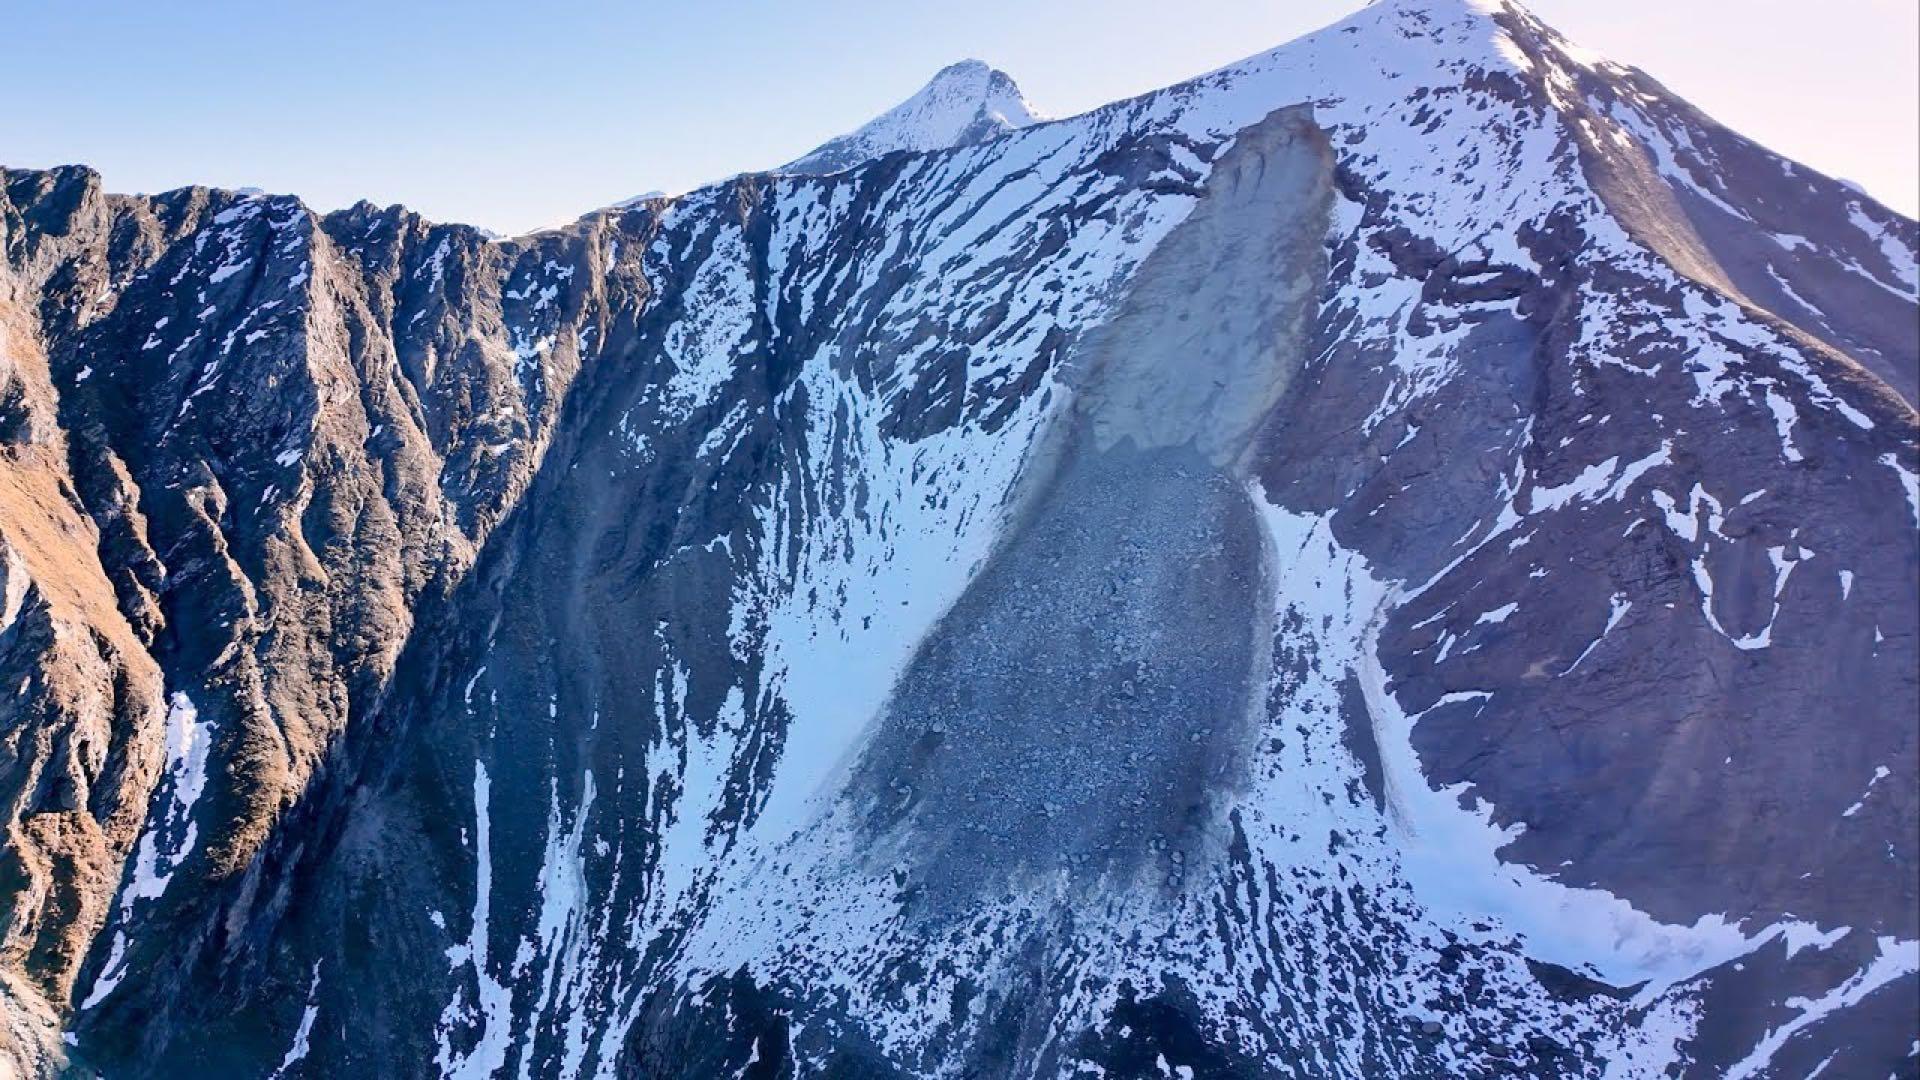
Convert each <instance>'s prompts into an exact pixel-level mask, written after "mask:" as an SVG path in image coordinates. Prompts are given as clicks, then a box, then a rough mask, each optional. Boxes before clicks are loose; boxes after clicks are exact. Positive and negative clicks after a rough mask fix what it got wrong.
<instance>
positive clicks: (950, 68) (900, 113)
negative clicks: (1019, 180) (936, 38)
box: [782, 59, 1045, 174]
mask: <svg viewBox="0 0 1920 1080" xmlns="http://www.w3.org/2000/svg"><path fill="white" fill-rule="evenodd" d="M1043 119H1045V117H1043V116H1042V115H1040V114H1039V113H1038V112H1036V111H1035V110H1034V108H1033V106H1032V105H1031V104H1029V103H1028V101H1027V99H1026V96H1025V95H1024V94H1022V93H1021V92H1020V86H1019V84H1017V83H1015V82H1014V81H1013V77H1012V76H1010V75H1008V74H1007V73H1006V72H1004V71H1001V70H1000V69H998V68H996V67H993V66H992V65H991V64H988V63H986V62H984V61H981V60H974V59H966V60H961V61H958V62H956V63H952V64H948V65H947V66H946V67H943V68H941V69H940V70H939V71H937V72H935V73H934V76H933V78H931V79H929V80H928V81H927V83H926V85H925V86H922V87H921V88H920V89H919V90H918V91H917V92H915V93H914V94H913V96H911V97H909V98H907V99H906V100H905V101H902V102H901V103H900V104H898V105H895V106H894V107H893V108H891V109H888V110H887V111H886V112H884V113H881V114H880V115H879V116H877V117H875V118H874V119H872V120H871V121H868V122H867V123H866V124H865V125H863V126H861V127H860V128H858V129H856V130H854V131H851V132H848V133H847V134H845V135H842V136H840V137H839V138H836V139H832V140H830V141H828V142H826V143H824V144H822V145H821V146H819V147H817V148H815V149H814V150H813V151H812V152H811V153H809V154H807V155H806V156H804V157H801V158H799V159H797V160H794V161H791V162H789V163H787V164H786V165H785V166H783V167H782V171H783V172H799V173H815V174H818V173H830V172H839V171H840V170H842V169H847V168H851V167H853V166H854V165H857V164H859V163H860V162H863V161H868V160H871V159H873V158H876V157H879V156H880V155H882V154H890V153H893V152H895V151H899V150H916V151H923V150H940V149H945V148H946V147H950V146H970V145H972V144H974V143H981V142H986V141H988V140H990V139H995V138H998V137H999V136H1001V135H1004V134H1006V133H1007V132H1009V131H1016V130H1018V129H1020V128H1023V127H1027V126H1029V125H1032V124H1035V123H1038V122H1039V121H1041V120H1043Z"/></svg>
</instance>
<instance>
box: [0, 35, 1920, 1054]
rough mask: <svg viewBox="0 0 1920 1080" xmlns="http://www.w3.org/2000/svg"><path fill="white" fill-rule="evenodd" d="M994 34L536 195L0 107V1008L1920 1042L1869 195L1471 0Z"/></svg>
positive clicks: (13, 1028)
mask: <svg viewBox="0 0 1920 1080" xmlns="http://www.w3.org/2000/svg"><path fill="white" fill-rule="evenodd" d="M995 74H996V73H992V72H991V71H990V70H988V69H985V68H983V67H980V66H978V65H961V66H960V67H959V68H957V69H949V71H948V72H943V73H942V75H941V76H940V77H938V78H936V80H935V82H934V84H933V85H932V87H930V89H929V90H928V91H924V92H923V93H922V95H918V96H916V98H915V99H913V100H911V101H910V102H908V103H907V105H903V106H902V107H901V108H900V109H896V110H894V111H893V112H891V113H888V114H887V116H885V117H883V118H882V119H881V120H880V121H876V122H875V125H870V126H869V128H865V129H862V131H861V132H857V133H855V135H854V136H849V137H848V138H847V139H846V140H839V141H836V143H832V144H829V145H828V147H825V148H822V151H820V152H816V154H814V155H809V157H808V158H806V159H802V161H801V162H798V163H795V164H794V165H793V166H789V167H788V168H786V169H783V170H780V171H777V172H775V173H771V174H764V175H743V176H740V177H736V178H734V179H732V180H729V181H727V182H725V183H724V184H721V185H717V186H714V187H710V188H706V189H702V190H700V191H696V192H693V193H690V194H688V195H685V196H681V197H678V198H673V199H656V200H647V201H644V202H640V203H636V204H634V205H630V206H626V207H621V208H614V209H611V210H608V211H603V212H600V213H598V214H593V215H589V216H588V217H586V218H583V219H582V220H581V221H580V222H578V223H577V224H575V225H574V226H571V227H569V228H567V229H563V230H557V231H553V232H547V233H541V234H537V235H535V236H532V237H526V238H520V239H515V240H492V239H488V238H486V237H484V236H482V235H481V234H479V233H478V232H477V231H476V230H473V229H469V228H466V227H463V226H449V225H433V224H430V223H427V222H425V221H422V220H420V219H419V218H417V217H415V216H413V215H410V214H408V213H406V212H404V211H399V210H389V211H380V210H376V209H374V208H372V207H370V206H365V205H362V206H359V207H355V208H354V209H351V210H348V211H343V212H340V213H337V214H330V215H325V216H321V215H316V214H313V213H312V212H310V211H308V210H307V209H306V208H304V207H302V206H301V205H300V204H299V203H298V202H296V201H294V200H292V199H288V198H276V197H259V196H253V197H243V196H239V195H235V194H232V193H225V192H217V191H209V190H205V189H187V190H183V191H178V192H171V193H167V194H165V195H160V196H153V197H127V196H118V195H110V194H106V193H104V192H102V191H101V190H100V186H99V182H98V178H97V177H96V176H94V175H93V174H92V173H90V172H87V171H85V170H82V169H65V170H56V171H53V172H27V171H11V170H10V171H7V172H5V173H4V174H0V182H3V185H4V186H3V188H0V190H3V191H4V198H0V224H4V229H5V232H4V236H3V237H0V246H3V247H4V251H5V254H6V260H5V264H4V267H5V268H4V272H0V335H3V336H0V685H5V686H8V687H17V689H16V690H15V691H14V692H13V693H12V694H11V695H0V732H4V735H0V747H3V748H4V749H0V799H3V800H4V801H3V802H0V806H4V808H5V817H6V821H7V823H8V828H7V833H6V839H5V846H4V854H3V859H4V861H3V862H0V865H3V866H4V867H5V870H4V874H3V875H0V880H3V881H5V882H6V883H7V887H6V891H5V896H6V899H7V900H8V903H7V905H6V907H5V909H4V910H5V913H6V917H5V922H4V926H5V935H6V936H5V938H4V943H3V944H0V1001H4V1002H5V1006H6V1008H5V1013H4V1016H5V1019H6V1024H5V1025H4V1026H0V1047H4V1048H5V1050H6V1052H7V1054H8V1055H9V1057H8V1060H10V1061H11V1062H12V1063H13V1064H14V1065H15V1066H16V1067H17V1068H18V1069H20V1070H21V1071H23V1072H27V1073H29V1074H38V1075H58V1074H59V1072H60V1070H61V1069H62V1068H73V1069H78V1070H83V1072H82V1074H83V1075H84V1074H85V1072H84V1071H87V1070H98V1071H99V1072H101V1073H102V1074H105V1075H111V1076H114V1077H123V1076H134V1077H140V1076H153V1077H175V1076H180V1077H186V1076H209V1075H212V1076H226V1075H235V1076H258V1075H275V1076H337V1075H381V1076H389V1075H391V1076H415V1075H436V1076H440V1075H444V1076H507V1075H514V1076H528V1077H550V1076H555V1077H557V1076H609V1077H611V1076H686V1077H706V1076H716V1075H731V1076H784V1075H835V1076H893V1075H903V1074H905V1075H942V1076H944V1075H965V1076H974V1075H981V1076H1054V1075H1113V1076H1145V1075H1169V1076H1175V1075H1192V1076H1242V1075H1247V1076H1267V1075H1272V1076H1308V1077H1327V1076H1352V1077H1376V1076H1403V1077H1430V1076H1494V1075H1525V1076H1596V1077H1598V1076H1624V1077H1641V1076H1644V1077H1656V1076H1661V1077H1664V1076H1701V1077H1705V1076H1735V1077H1789V1076H1791V1077H1801V1076H1808V1075H1814V1074H1819V1075H1826V1076H1883V1075H1888V1074H1893V1075H1898V1076H1907V1075H1913V1070H1914V1069H1915V1068H1916V1065H1920V1059H1916V1058H1915V1057H1914V1056H1913V1055H1912V1052H1911V1047H1912V1045H1913V1044H1914V1041H1915V1039H1916V1036H1917V1035H1920V1023H1916V1020H1915V1010H1914V1007H1913V1006H1914V1002H1915V995H1916V993H1920V889H1917V887H1916V880H1917V879H1916V874H1915V869H1916V866H1915V859H1916V854H1917V852H1920V806H1917V805H1916V803H1917V802H1920V798H1917V797H1916V785H1917V784H1920V778H1917V777H1916V764H1915V763H1916V759H1917V758H1920V731H1917V730H1916V725H1915V724H1914V722H1913V717H1914V716H1915V715H1916V714H1920V641H1917V640H1916V634H1917V633H1920V601H1917V600H1916V581H1917V580H1920V539H1917V533H1916V529H1920V480H1917V479H1916V477H1920V418H1917V417H1916V413H1915V411H1914V408H1913V404H1912V402H1913V400H1914V395H1915V386H1916V383H1917V382H1920V377H1917V373H1920V340H1917V339H1920V306H1917V305H1916V295H1917V294H1920V281H1917V280H1916V271H1915V252H1916V247H1917V246H1920V244H1917V238H1916V226H1915V224H1914V222H1912V221H1909V220H1906V219H1904V218H1901V217H1898V216H1897V215H1895V214H1892V213H1890V212H1889V211H1887V210H1886V209H1885V208H1883V207H1881V206H1879V205H1877V204H1875V203H1873V202H1872V201H1871V200H1870V199H1868V198H1867V197H1865V196H1863V195H1862V194H1861V193H1859V192H1858V191H1856V190H1854V189H1852V188H1850V187H1847V186H1846V185H1844V184H1842V183H1840V182H1838V181H1834V180H1831V179H1829V178H1827V177H1824V176H1821V175H1819V174H1818V173H1815V172H1813V171H1812V170H1809V169H1806V168H1805V167H1803V166H1799V165H1796V164H1794V163H1792V162H1789V161H1786V160H1785V159H1782V158H1780V157H1778V156H1776V155H1773V154H1771V153H1769V152H1768V151H1766V150H1765V149H1764V148H1761V147H1759V146H1757V145H1755V144H1753V143H1751V142H1749V141H1747V140H1745V139H1742V138H1741V137H1740V136H1738V135H1736V134H1734V133H1733V132H1730V131H1728V130H1726V129H1724V128H1722V127H1720V126H1718V125H1716V124H1714V123H1713V122H1712V121H1711V120H1710V119H1708V118H1706V117H1704V116H1702V115H1701V114H1699V113H1698V112H1697V111H1695V110H1693V109H1691V108H1690V107H1688V106H1687V105H1686V104H1685V103H1684V102H1681V101H1679V100H1677V99H1675V98H1674V97H1673V96H1672V95H1671V94H1669V93H1667V92H1666V91H1665V90H1663V89H1662V88H1661V87H1660V86H1659V85H1658V84H1657V83H1655V82H1653V81H1652V80H1651V79H1650V78H1648V77H1647V76H1646V75H1644V74H1642V73H1639V72H1637V71H1634V70H1633V69H1630V68H1625V67H1621V66H1618V65H1615V64H1612V63H1608V62H1603V61H1600V60H1598V59H1596V58H1594V57H1592V56H1591V55H1590V54H1587V53H1584V52H1582V51H1580V50H1578V49H1576V48H1574V47H1573V46H1571V45H1569V44H1568V43H1567V42H1565V41H1564V40H1562V39H1561V38H1560V37H1559V36H1558V35H1556V34H1555V33H1554V32H1553V31H1551V30H1550V29H1548V28H1547V27H1545V26H1544V25H1542V24H1541V23H1539V22H1538V21H1537V20H1536V19H1535V18H1533V17H1532V16H1531V15H1529V14H1528V13H1527V12H1525V11H1524V10H1523V9H1521V8H1519V7H1518V6H1516V5H1513V4H1510V3H1505V2H1498V3H1495V2H1478V0H1380V2H1378V3H1375V4H1373V5H1372V6H1369V7H1367V8H1365V9H1364V10H1362V11H1361V12H1359V13H1358V14H1356V15H1355V16H1353V17H1352V18H1350V19H1348V20H1346V21H1345V22H1342V23H1340V24H1337V25H1335V26H1333V27H1330V28H1328V29H1326V30H1324V31H1321V32H1319V33H1317V34H1314V35H1311V36H1309V37H1307V38H1304V39H1302V40H1300V41H1296V42H1294V43H1291V44H1289V45H1285V46H1282V47H1281V48H1278V49H1276V50H1273V51H1271V52H1268V53H1264V54H1261V55H1258V56H1255V57H1252V58H1249V59H1248V60H1245V61H1243V62H1241V63H1238V64H1235V65H1232V66H1231V67H1228V68H1225V69H1222V70H1220V71H1217V72H1214V73H1212V74H1209V75H1206V76H1203V77H1201V78H1198V79H1195V80H1193V81H1191V82H1188V83H1183V84H1181V85H1179V86H1175V87H1171V88H1168V89H1166V90H1163V91H1159V92H1156V93H1153V94H1148V95H1145V96H1143V97H1140V98H1136V99H1133V100H1129V101H1123V102H1118V103H1115V104H1113V105H1109V106H1107V107H1105V108H1102V109H1098V110H1095V111H1093V112H1090V113H1087V114H1085V115H1082V116H1078V117H1073V118H1069V119H1065V120H1060V121H1053V122H1045V123H1035V122H1033V119H1034V118H1033V117H1031V115H1030V110H1027V109H1026V108H1025V106H1024V104H1020V99H1019V96H1018V92H1017V90H1014V89H1012V84H1011V82H1010V81H1006V80H1004V77H999V78H996V77H995ZM1003 82H1004V85H1002V83H1003ZM943 86H944V87H946V88H948V89H949V90H951V93H948V92H946V91H942V92H940V93H934V90H935V89H938V88H941V87H943ZM903 110H904V111H903ZM899 151H907V152H905V153H901V152H899Z"/></svg>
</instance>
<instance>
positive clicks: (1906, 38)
mask: <svg viewBox="0 0 1920 1080" xmlns="http://www.w3.org/2000/svg"><path fill="white" fill-rule="evenodd" d="M1357 4H1358V0H1034V2H1015V0H968V2H966V3H920V2H914V0H805V2H802V0H786V2H772V0H766V2H746V0H709V2H695V0H685V2H680V3H672V4H668V3H661V2H657V0H655V2H629V3H614V2H572V3H570V2H566V0H548V2H546V3H541V2H538V0H521V2H517V3H508V2H502V0H471V2H466V3H438V2H427V0H334V2H328V3H321V2H318V0H278V2H276V0H252V2H239V0H170V2H166V3H160V2H156V0H138V2H134V0H119V2H105V0H0V20H3V21H0V26H4V27H5V30H4V33H5V37H6V46H5V50H4V55H5V58H6V59H5V67H6V72H5V86H6V101H5V104H4V107H0V164H7V165H17V166H48V165H55V164H61V163H66V162H75V161H78V162H85V163H87V164H90V165H92V166H94V167H95V168H97V169H99V170H100V171H101V172H102V173H103V174H105V177H106V181H107V184H108V186H109V187H111V188H112V189H114V190H119V191H158V190H163V189H166V188H169V187H177V186H180V185H183V184H188V183H209V184H216V185H222V186H229V187H241V186H253V187H261V188H266V189H267V190H270V191H276V192H280V191H291V192H294V193H297V194H299V195H301V196H303V197H304V198H306V199H307V200H308V201H309V202H310V203H312V204H313V205H315V206H317V207H320V208H322V209H331V208H334V207H338V206H343V205H346V204H348V203H351V202H353V201H354V200H356V199H358V198H362V197H365V198H369V199H372V200H373V201H375V202H378V203H383V204H384V203H388V202H404V203H407V204H408V205H410V206H413V207H414V208H416V209H418V210H420V211H421V212H423V213H425V214H427V215H428V216H430V217H433V218H436V219H440V220H447V221H467V222H472V223H474V224H478V225H484V226H487V227H489V228H493V229H496V230H499V231H502V232H509V233H512V232H521V231H525V230H528V229H531V228H536V227H540V226H545V225H551V224H557V223H559V222H562V221H565V220H569V219H571V218H573V217H575V216H577V215H578V214H580V213H583V212H585V211H587V210H590V209H592V208H594V207H597V206H603V205H606V204H607V203H610V202H614V201H617V200H619V199H622V198H626V197H628V196H630V195H634V194H637V193H639V192H642V191H647V190H650V189H654V188H661V189H666V190H681V189H685V188H688V187H692V186H695V185H697V184H699V183H701V182H704V181H706V180H710V179H714V178H717V177H720V176H724V175H727V174H730V173H733V172H737V171H741V170H743V169H749V168H754V167H763V166H769V165H773V164H777V163H779V162H781V161H785V160H787V159H790V158H792V157H795V156H797V155H799V154H800V153H802V152H804V151H806V150H808V149H810V148H811V147H813V146H814V145H816V144H817V143H819V142H821V141H823V140H825V139H827V138H828V137H830V136H833V135H836V134H839V133H840V132H842V131H844V130H846V129H848V128H851V127H855V126H857V125H858V124H860V123H862V122H863V121H865V120H866V119H867V118H868V117H870V116H871V115H873V114H874V113H877V112H879V111H880V110H882V109H884V108H886V107H887V106H889V105H891V104H892V103H893V102H894V101H896V100H898V99H899V98H902V97H905V96H906V95H907V94H909V93H911V92H912V91H913V90H915V89H916V88H917V87H918V86H919V85H920V84H921V83H922V82H923V81H925V79H926V78H927V77H928V76H929V75H931V74H932V73H933V71H935V70H936V69H938V68H939V67H941V66H943V65H945V64H946V63H948V62H951V61H953V60H956V59H960V58H963V57H968V56H974V57H978V58H980V59H983V60H986V61H988V62H990V63H992V64H995V65H996V66H999V67H1001V68H1003V69H1005V70H1007V71H1008V72H1009V73H1010V74H1012V75H1013V76H1014V78H1015V79H1017V80H1018V81H1019V82H1020V83H1021V85H1022V86H1023V88H1024V89H1025V90H1026V92H1027V96H1028V97H1029V98H1030V99H1031V100H1032V101H1033V102H1034V104H1035V105H1036V106H1037V107H1039V108H1040V109H1041V110H1042V111H1044V112H1048V113H1050V114H1052V115H1056V116H1064V115H1069V114H1071V113H1074V112H1079V111H1081V110H1084V109H1087V108H1091V107H1093V106H1095V105H1099V104H1101V103H1103V102H1106V101H1109V100H1112V99H1115V98H1119V97H1125V96H1128V95H1130V94H1135V93H1139V92H1142V91H1145V90H1150V89H1153V88H1155V87H1158V86H1163V85H1166V84H1168V83H1171V82H1177V81H1179V80H1181V79H1183V78H1186V77H1188V76H1191V75H1195V74H1198V73H1200V72H1202V71H1205V70H1208V69H1210V68H1213V67H1217V66H1219V65H1221V64H1224V63H1227V62H1229V61H1232V60H1235V59H1238V58H1239V57H1242V56H1245V55H1248V54H1250V53H1254V52H1258V51H1261V50H1263V49H1266V48H1269V47H1271V46H1273V45H1276V44H1279V43H1280V42H1282V41H1285V40H1287V39H1289V38H1293V37H1297V36H1299V35H1300V34H1301V33H1304V32H1306V31H1309V30H1312V29H1314V28H1315V27H1318V26H1320V25H1323V24H1325V23H1327V22H1331V21H1333V20H1335V19H1337V18H1339V17H1341V16H1343V15H1344V14H1346V13H1347V12H1348V11H1350V10H1352V9H1353V8H1354V7H1355V6H1357ZM1532 7H1533V9H1534V11H1535V12H1536V13H1537V14H1539V15H1540V16H1541V17H1543V18H1545V19H1546V20H1547V21H1548V22H1551V23H1553V24H1555V25H1557V26H1558V27H1560V29H1562V30H1563V31H1565V32H1566V33H1567V34H1568V35H1569V36H1571V37H1572V38H1574V40H1576V41H1579V42H1581V43H1582V44H1584V45H1587V46H1589V47H1591V48H1594V49H1597V50H1599V51H1600V52H1602V53H1605V54H1607V55H1608V56H1610V57H1612V58H1614V59H1617V60H1621V61H1624V62H1628V63H1633V64H1637V65H1639V66H1640V67H1643V68H1645V69H1647V70H1648V71H1650V72H1651V73H1653V75H1655V76H1656V77H1657V78H1660V79H1661V80H1663V81H1664V82H1666V83H1667V85H1669V86H1670V87H1672V88H1673V89H1675V90H1676V91H1678V92H1679V93H1681V94H1683V95H1685V96H1687V97H1689V98H1691V99H1692V100H1693V101H1694V102H1695V104H1697V105H1699V106H1701V107H1702V108H1704V109H1706V110H1707V111H1708V112H1709V113H1712V114H1713V115H1715V116H1716V117H1718V118H1719V119H1721V120H1722V121H1725V122H1727V123H1729V124H1731V125H1732V126H1734V127H1735V128H1737V129H1739V130H1741V131H1744V132H1746V133H1747V134H1749V135H1752V136H1754V137H1756V138H1758V139H1760V140H1761V141H1762V142H1765V143H1767V144H1769V145H1771V146H1773V147H1774V148H1775V149H1778V150H1781V151H1783V152H1785V153H1787V154H1789V155H1790V156H1793V157H1797V158H1800V159H1801V160H1803V161H1805V162H1807V163H1808V164H1811V165H1813V166H1815V167H1816V168H1819V169H1821V170H1823V171H1826V172H1829V173H1833V174H1836V175H1839V176H1843V177H1846V178H1849V179H1852V180H1855V181H1857V182H1859V183H1862V184H1864V185H1865V186H1866V187H1867V188H1868V190H1870V191H1872V192H1873V193H1874V194H1875V195H1877V196H1878V197H1879V198H1880V199H1881V200H1882V201H1884V202H1886V203H1888V204H1889V205H1891V206H1894V207H1895V208H1897V209H1900V210H1903V211H1904V212H1906V213H1908V214H1912V213H1914V211H1915V207H1916V204H1917V203H1920V190H1916V189H1920V178H1917V175H1920V166H1917V165H1916V157H1920V149H1917V148H1916V146H1917V142H1920V135H1917V134H1916V133H1917V132H1920V96H1917V95H1916V91H1915V89H1914V88H1915V85H1916V83H1920V59H1917V57H1916V54H1917V53H1920V4H1916V3H1915V0H1822V2H1820V3H1817V4H1815V3H1807V2H1805V0H1605V2H1601V0H1536V2H1535V3H1533V4H1532Z"/></svg>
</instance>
